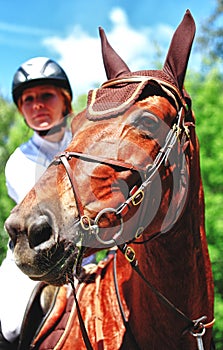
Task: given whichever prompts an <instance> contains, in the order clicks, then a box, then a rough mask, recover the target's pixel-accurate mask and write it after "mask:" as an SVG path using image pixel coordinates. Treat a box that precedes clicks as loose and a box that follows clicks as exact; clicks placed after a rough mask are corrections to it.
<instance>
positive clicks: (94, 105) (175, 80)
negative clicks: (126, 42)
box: [86, 10, 195, 120]
mask: <svg viewBox="0 0 223 350" xmlns="http://www.w3.org/2000/svg"><path fill="white" fill-rule="evenodd" d="M99 33H100V37H101V45H102V57H103V62H104V67H105V71H106V74H107V78H108V81H112V80H116V79H120V80H121V79H122V78H128V77H129V78H131V77H136V76H137V77H138V81H136V82H132V83H130V84H127V83H124V82H120V83H116V84H115V85H113V86H112V85H111V86H110V87H109V85H108V84H107V86H106V83H105V84H103V85H102V86H101V87H100V88H99V89H95V90H91V91H90V92H89V95H88V104H87V110H86V116H87V118H88V119H90V120H98V119H104V118H111V117H114V116H115V115H118V114H120V113H123V112H124V111H125V110H127V109H128V108H129V107H131V105H133V104H134V103H135V101H136V100H137V99H138V98H139V96H140V94H141V93H142V91H143V90H144V89H145V87H146V86H148V84H151V82H152V83H153V84H154V82H155V81H156V80H160V81H163V82H165V83H167V84H170V85H171V86H173V87H174V88H175V89H177V90H178V91H179V94H180V95H181V96H182V97H183V96H184V94H183V83H184V79H185V75H186V70H187V63H188V59H189V56H190V51H191V46H192V43H193V39H194V35H195V23H194V20H193V17H192V15H191V13H190V11H189V10H187V11H186V13H185V15H184V18H183V20H182V22H181V23H180V25H179V26H178V28H177V29H176V31H175V33H174V35H173V38H172V41H171V44H170V47H169V51H168V54H167V57H166V60H165V63H164V66H163V69H162V70H143V71H138V72H131V71H130V69H129V68H128V66H127V65H126V64H125V62H124V61H123V60H122V59H121V57H120V56H119V55H118V54H117V53H116V52H115V50H114V49H113V48H112V47H111V45H110V44H109V42H108V40H107V37H106V35H105V33H104V30H103V29H102V28H99ZM140 77H141V79H140ZM146 77H148V79H146ZM148 95H149V94H148Z"/></svg>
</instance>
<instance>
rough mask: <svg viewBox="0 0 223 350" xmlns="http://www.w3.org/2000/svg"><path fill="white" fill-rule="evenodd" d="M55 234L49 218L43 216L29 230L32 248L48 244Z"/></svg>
mask: <svg viewBox="0 0 223 350" xmlns="http://www.w3.org/2000/svg"><path fill="white" fill-rule="evenodd" d="M52 234H53V230H52V225H51V223H50V222H49V218H48V217H46V216H41V217H39V219H38V220H37V221H36V222H35V223H33V224H32V225H31V226H30V227H29V230H28V237H29V244H30V247H31V248H35V247H37V246H39V245H40V244H42V243H45V242H47V241H48V240H49V239H50V238H51V236H52Z"/></svg>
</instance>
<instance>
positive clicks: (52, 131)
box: [34, 117, 67, 136]
mask: <svg viewBox="0 0 223 350" xmlns="http://www.w3.org/2000/svg"><path fill="white" fill-rule="evenodd" d="M66 125H67V118H66V117H64V118H63V120H62V122H61V123H60V124H58V125H55V126H53V127H52V128H50V129H47V130H40V131H39V130H34V131H36V132H37V133H38V134H39V135H40V136H46V135H53V134H56V133H57V132H59V131H60V130H61V129H62V128H65V127H66Z"/></svg>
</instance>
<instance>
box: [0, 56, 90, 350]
mask: <svg viewBox="0 0 223 350" xmlns="http://www.w3.org/2000/svg"><path fill="white" fill-rule="evenodd" d="M12 97H13V101H14V102H15V104H16V106H17V108H18V110H19V112H20V113H21V114H22V116H23V118H24V120H25V123H26V124H27V125H28V127H29V128H31V129H32V130H34V133H33V136H32V137H31V138H30V139H29V140H28V142H26V143H23V144H22V145H20V146H19V147H18V148H16V150H15V151H14V153H13V154H12V155H11V156H10V158H9V159H8V161H7V164H6V168H5V176H6V185H7V189H8V194H9V196H10V197H11V198H12V199H13V200H14V201H15V202H16V203H19V202H20V201H21V200H22V199H23V198H24V197H25V195H26V194H27V193H28V192H29V190H30V189H31V188H32V187H33V186H34V184H35V183H36V182H37V180H38V179H39V177H40V176H41V175H42V174H43V172H44V171H45V169H46V168H47V167H48V165H49V164H50V162H51V161H52V159H53V158H54V156H55V155H56V154H57V153H59V152H60V151H63V150H64V149H65V148H66V147H67V145H68V144H69V142H70V141H71V131H70V130H69V128H67V117H68V116H69V115H71V113H72V106H71V101H72V90H71V86H70V83H69V80H68V77H67V75H66V73H65V71H64V70H63V69H62V67H61V66H60V65H59V64H58V63H57V62H55V61H53V60H52V59H49V58H46V57H36V58H32V59H30V60H28V61H26V62H25V63H23V64H22V65H21V66H20V67H19V69H18V70H17V71H16V73H15V75H14V78H13V83H12ZM91 259H92V258H91ZM90 261H91V260H89V259H88V260H87V259H85V261H84V263H85V264H86V263H88V262H90ZM0 280H1V288H0V322H1V323H0V326H1V331H2V334H3V337H4V339H3V340H7V341H8V342H9V343H11V344H12V343H13V342H16V341H17V338H18V336H19V334H20V329H21V324H22V320H23V316H24V312H25V308H26V305H27V302H28V300H29V297H30V294H31V292H32V290H33V288H34V287H35V285H36V283H37V282H34V281H32V280H30V279H29V278H28V277H27V276H26V275H25V274H23V273H22V272H21V271H20V270H19V269H18V267H17V266H16V264H15V262H14V260H13V247H11V244H9V247H8V252H7V256H6V258H5V260H4V261H3V263H2V265H1V267H0ZM9 343H8V346H9ZM5 344H6V343H5ZM4 346H5V347H4V348H5V349H7V345H4ZM0 349H2V347H1V337H0Z"/></svg>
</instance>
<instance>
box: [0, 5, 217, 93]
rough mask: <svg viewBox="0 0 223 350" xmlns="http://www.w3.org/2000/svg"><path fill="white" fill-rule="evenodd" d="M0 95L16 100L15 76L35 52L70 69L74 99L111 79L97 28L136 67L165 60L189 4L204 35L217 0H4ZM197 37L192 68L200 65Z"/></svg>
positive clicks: (0, 25)
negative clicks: (204, 26)
mask: <svg viewBox="0 0 223 350" xmlns="http://www.w3.org/2000/svg"><path fill="white" fill-rule="evenodd" d="M0 5H1V11H0V94H1V95H2V96H4V97H5V98H7V99H9V100H11V84H12V79H13V75H14V73H15V72H16V70H17V68H19V66H20V65H21V64H22V63H23V62H25V61H27V60H28V59H30V58H32V57H36V56H44V57H50V58H51V59H54V60H56V61H57V62H58V63H59V64H60V65H61V66H62V67H63V68H64V70H65V71H66V73H67V75H68V77H69V80H70V82H71V86H72V89H73V94H74V99H75V98H76V97H77V96H78V95H80V94H83V93H87V92H88V91H89V90H90V89H92V88H94V87H96V86H98V85H100V84H102V83H103V82H104V81H106V75H105V72H104V67H103V63H102V57H101V46H100V40H99V34H98V27H99V26H101V27H103V29H104V30H105V32H106V35H107V38H108V40H109V42H110V44H111V45H112V47H113V48H114V49H115V51H116V52H117V53H118V54H119V55H120V56H121V57H122V59H123V60H124V61H125V62H126V63H127V65H128V67H129V68H130V70H131V71H136V70H141V69H155V68H156V66H155V64H156V61H157V57H158V54H157V53H158V52H161V57H160V58H159V60H161V61H162V62H164V60H165V55H166V54H167V50H168V47H169V44H170V41H171V38H172V35H173V33H174V31H175V29H176V28H177V26H178V24H179V23H180V22H181V20H182V18H183V16H184V14H185V11H186V10H187V9H189V10H190V11H191V13H192V15H193V17H194V20H195V23H196V27H197V31H196V37H197V36H198V35H199V33H200V30H201V25H202V24H203V23H204V22H205V20H206V19H207V17H208V16H209V15H210V14H211V13H212V12H213V10H214V8H215V5H216V0H188V1H186V0H180V1H177V0H165V1H162V0H160V1H158V0H138V1H137V0H65V1H64V0H48V1H46V0H38V1H30V0H19V1H16V0H0ZM196 37H195V41H194V45H193V49H192V54H191V57H190V61H189V68H190V67H191V68H194V69H198V70H199V64H200V53H199V51H198V49H196Z"/></svg>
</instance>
